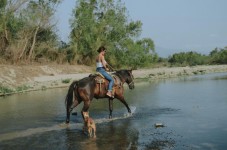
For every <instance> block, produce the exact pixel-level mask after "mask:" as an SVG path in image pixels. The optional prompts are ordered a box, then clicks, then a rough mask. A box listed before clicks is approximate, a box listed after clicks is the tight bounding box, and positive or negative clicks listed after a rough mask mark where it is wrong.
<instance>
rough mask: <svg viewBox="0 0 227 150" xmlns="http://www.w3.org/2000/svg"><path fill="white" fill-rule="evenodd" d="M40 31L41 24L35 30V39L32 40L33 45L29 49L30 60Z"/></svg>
mask: <svg viewBox="0 0 227 150" xmlns="http://www.w3.org/2000/svg"><path fill="white" fill-rule="evenodd" d="M38 31H39V26H37V27H36V30H35V33H34V36H33V40H32V46H31V48H30V50H29V55H28V60H29V61H30V60H31V57H32V53H33V50H34V48H35V43H36V37H37V33H38Z"/></svg>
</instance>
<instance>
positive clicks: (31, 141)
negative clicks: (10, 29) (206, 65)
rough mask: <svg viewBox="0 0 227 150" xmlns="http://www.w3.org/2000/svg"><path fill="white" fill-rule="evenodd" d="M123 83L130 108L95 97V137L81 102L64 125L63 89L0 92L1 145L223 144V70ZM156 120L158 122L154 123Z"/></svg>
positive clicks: (110, 148)
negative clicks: (84, 129) (132, 84)
mask: <svg viewBox="0 0 227 150" xmlns="http://www.w3.org/2000/svg"><path fill="white" fill-rule="evenodd" d="M135 86H136V87H135V89H134V90H129V89H128V88H127V87H126V88H125V98H126V101H127V102H128V104H129V105H130V107H131V109H132V112H133V114H132V115H128V114H127V110H126V108H125V107H124V106H123V104H121V103H120V102H119V101H118V100H114V110H113V119H112V120H109V119H108V114H109V110H108V101H107V100H105V99H99V100H96V99H93V102H92V103H91V106H90V109H89V111H90V116H91V117H92V118H93V119H94V120H95V122H96V126H97V138H88V137H87V136H86V135H85V134H84V133H83V132H82V126H83V123H82V122H83V121H82V117H81V115H80V111H81V108H82V106H83V105H82V104H80V105H79V107H77V108H76V109H74V112H78V115H77V116H72V117H71V122H70V125H69V126H68V127H65V126H64V121H65V105H64V98H65V96H66V92H67V89H66V88H59V89H51V90H43V91H35V92H29V93H23V94H15V95H11V96H6V97H0V129H1V130H0V149H1V150H3V149H10V150H13V149H23V150H25V149H55V150H58V149H59V150H62V149H64V150H66V149H69V150H71V149H72V150H75V149H76V150H83V149H86V150H90V149H92V150H96V149H97V150H98V149H99V150H102V149H103V150H114V149H117V150H121V149H122V150H127V149H128V150H134V149H141V150H143V149H149V150H150V149H174V150H175V149H176V150H182V149H199V150H201V149H202V150H209V149H211V150H213V149H217V150H222V149H225V148H226V147H227V141H226V139H227V117H226V112H227V73H213V74H206V75H197V76H190V77H181V78H173V79H165V80H157V81H147V82H138V83H136V84H135ZM155 124H162V125H163V126H162V127H156V126H155Z"/></svg>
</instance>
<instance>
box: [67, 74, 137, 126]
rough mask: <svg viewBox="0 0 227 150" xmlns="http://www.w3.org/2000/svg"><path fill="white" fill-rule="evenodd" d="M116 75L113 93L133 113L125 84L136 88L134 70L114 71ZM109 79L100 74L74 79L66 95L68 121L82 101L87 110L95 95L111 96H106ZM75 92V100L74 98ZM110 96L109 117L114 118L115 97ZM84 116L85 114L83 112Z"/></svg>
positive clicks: (84, 108)
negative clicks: (126, 97) (128, 102)
mask: <svg viewBox="0 0 227 150" xmlns="http://www.w3.org/2000/svg"><path fill="white" fill-rule="evenodd" d="M113 76H114V80H115V81H114V86H113V91H112V92H113V94H114V98H117V99H118V100H120V101H121V102H122V103H123V104H124V105H125V106H126V108H127V110H128V112H129V113H131V110H130V108H129V106H128V104H127V102H126V101H125V98H124V87H123V84H124V83H127V84H128V86H129V89H133V88H134V82H133V75H132V70H119V71H116V72H115V73H113ZM108 84H109V81H108V80H106V79H105V78H102V77H101V76H99V75H90V76H89V77H85V78H83V79H81V80H79V81H74V82H73V83H72V84H71V85H70V87H69V89H68V94H67V95H66V99H65V104H66V114H67V116H66V123H69V120H70V113H71V112H72V110H73V108H75V107H76V106H77V105H79V104H80V103H81V102H82V101H83V102H84V106H83V108H82V111H81V114H82V112H87V111H88V109H89V106H90V103H91V101H92V99H93V98H94V97H95V98H96V99H98V98H109V97H108V96H106V93H107V85H108ZM73 93H74V100H73ZM114 98H109V111H110V114H109V118H112V111H113V99H114ZM82 116H83V114H82Z"/></svg>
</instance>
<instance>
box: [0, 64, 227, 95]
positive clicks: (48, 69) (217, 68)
mask: <svg viewBox="0 0 227 150" xmlns="http://www.w3.org/2000/svg"><path fill="white" fill-rule="evenodd" d="M0 69H1V71H0V86H1V87H0V88H2V90H0V96H4V95H10V94H15V93H23V92H29V91H35V90H45V89H50V88H63V87H68V86H69V85H70V83H72V81H74V80H79V79H82V78H84V77H87V76H88V75H89V74H91V73H94V72H95V71H94V68H92V67H88V66H79V65H38V66H11V65H0ZM214 72H227V65H209V66H193V67H161V68H150V69H138V70H133V76H134V78H135V82H138V81H143V80H146V79H148V80H158V79H167V78H176V77H181V76H191V75H198V74H208V73H214ZM4 88H5V89H4ZM7 88H8V90H9V91H10V90H11V91H10V92H7ZM4 90H5V91H4Z"/></svg>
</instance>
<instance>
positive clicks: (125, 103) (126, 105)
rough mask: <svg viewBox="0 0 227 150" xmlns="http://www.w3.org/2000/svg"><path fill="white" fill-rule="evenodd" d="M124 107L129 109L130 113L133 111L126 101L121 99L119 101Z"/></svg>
mask: <svg viewBox="0 0 227 150" xmlns="http://www.w3.org/2000/svg"><path fill="white" fill-rule="evenodd" d="M119 100H120V101H121V102H122V103H123V104H124V105H125V107H126V108H127V109H128V113H131V109H130V108H129V106H128V103H127V102H126V101H125V99H124V98H121V99H119Z"/></svg>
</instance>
